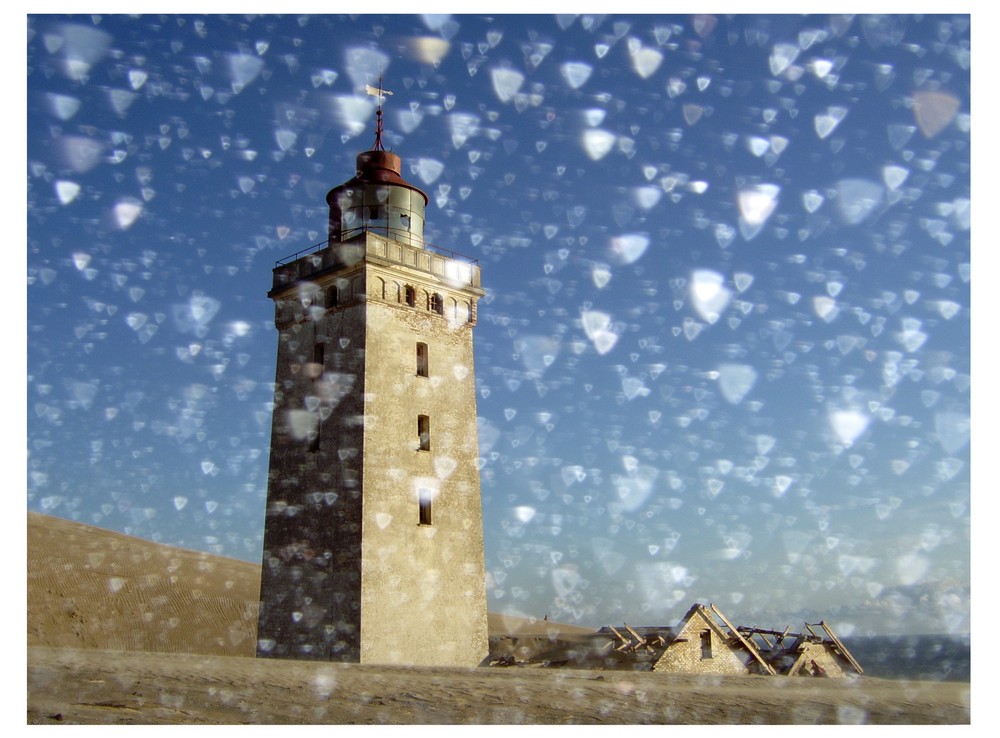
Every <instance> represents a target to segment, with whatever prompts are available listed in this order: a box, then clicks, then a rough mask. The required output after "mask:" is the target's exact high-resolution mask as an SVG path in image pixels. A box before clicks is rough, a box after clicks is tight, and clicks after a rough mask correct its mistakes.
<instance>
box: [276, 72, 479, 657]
mask: <svg viewBox="0 0 1000 738" xmlns="http://www.w3.org/2000/svg"><path fill="white" fill-rule="evenodd" d="M369 92H372V93H376V94H377V96H378V100H379V104H378V110H377V113H376V131H375V143H374V145H373V146H372V148H371V150H369V151H365V152H362V153H360V154H358V156H357V166H356V170H355V173H354V176H353V177H352V178H351V179H349V180H348V181H346V182H345V183H343V184H341V185H339V186H337V187H334V188H333V189H332V190H330V192H329V193H328V194H327V196H326V201H327V204H328V205H329V214H330V215H329V226H328V238H327V240H326V241H325V242H323V243H322V244H319V245H317V246H316V247H314V248H313V249H308V250H306V251H305V252H300V253H298V254H294V255H292V256H290V257H288V258H286V259H283V260H281V261H279V262H278V263H277V264H276V265H275V267H274V271H273V283H272V286H271V290H270V292H268V297H270V298H271V299H272V300H273V301H274V309H275V318H274V320H275V326H276V327H277V330H278V349H277V362H276V370H275V383H274V407H273V415H272V424H271V445H270V461H269V471H268V483H267V506H266V512H265V522H264V551H263V558H262V566H261V588H260V614H259V620H258V641H257V655H258V657H272V658H286V659H314V660H330V661H348V662H361V663H378V664H415V665H447V666H476V665H478V664H480V663H481V662H482V661H483V660H484V659H485V658H486V656H487V654H488V641H487V625H486V592H485V574H484V556H483V521H482V503H481V493H480V485H479V467H478V456H479V450H478V440H477V424H476V394H475V371H474V362H473V340H472V339H473V329H474V328H475V325H476V317H477V303H478V300H479V298H480V297H482V296H483V294H484V293H483V289H482V286H481V278H480V268H479V265H478V264H477V263H476V262H475V261H474V260H471V259H468V258H465V257H462V256H460V255H458V254H454V253H452V252H449V251H445V250H443V249H439V248H435V247H433V246H431V245H430V244H428V243H426V242H425V240H424V217H425V213H426V209H427V204H428V198H427V195H426V194H425V193H424V192H422V191H421V190H420V189H419V188H418V187H416V186H414V185H412V184H410V183H409V182H407V181H406V179H405V178H404V177H403V172H402V161H401V159H400V157H399V156H398V155H396V154H395V153H393V152H391V151H387V150H385V148H384V146H383V143H382V134H383V123H382V100H383V97H384V95H385V94H389V93H387V91H384V90H382V89H381V83H380V85H379V88H378V89H377V90H376V89H375V88H369Z"/></svg>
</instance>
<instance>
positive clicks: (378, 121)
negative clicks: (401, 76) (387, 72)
mask: <svg viewBox="0 0 1000 738" xmlns="http://www.w3.org/2000/svg"><path fill="white" fill-rule="evenodd" d="M365 92H367V93H368V94H369V95H371V96H373V97H376V98H378V110H377V111H375V146H374V147H373V148H372V150H373V151H385V147H384V146H383V145H382V100H384V99H385V96H386V95H391V94H392V93H391V92H390V91H389V90H384V89H382V75H381V74H379V76H378V87H377V88H375V87H372V86H371V85H368V84H366V85H365Z"/></svg>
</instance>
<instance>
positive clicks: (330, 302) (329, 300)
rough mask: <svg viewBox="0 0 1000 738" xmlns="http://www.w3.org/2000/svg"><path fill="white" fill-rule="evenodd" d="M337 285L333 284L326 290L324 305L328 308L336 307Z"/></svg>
mask: <svg viewBox="0 0 1000 738" xmlns="http://www.w3.org/2000/svg"><path fill="white" fill-rule="evenodd" d="M337 302H338V300H337V285H333V286H332V287H330V289H329V290H327V292H326V306H327V307H328V308H332V307H337Z"/></svg>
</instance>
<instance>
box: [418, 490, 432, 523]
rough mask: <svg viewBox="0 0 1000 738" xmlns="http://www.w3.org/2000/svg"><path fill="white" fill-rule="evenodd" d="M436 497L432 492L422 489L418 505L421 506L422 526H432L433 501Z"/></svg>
mask: <svg viewBox="0 0 1000 738" xmlns="http://www.w3.org/2000/svg"><path fill="white" fill-rule="evenodd" d="M433 497H434V495H433V494H432V492H431V490H429V489H425V488H421V490H420V498H419V501H418V504H419V506H420V525H430V524H431V501H432V499H433Z"/></svg>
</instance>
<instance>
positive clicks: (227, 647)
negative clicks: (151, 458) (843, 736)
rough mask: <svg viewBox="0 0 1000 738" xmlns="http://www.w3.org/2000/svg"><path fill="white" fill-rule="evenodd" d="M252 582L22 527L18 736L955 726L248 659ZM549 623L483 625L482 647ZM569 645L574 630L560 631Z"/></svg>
mask: <svg viewBox="0 0 1000 738" xmlns="http://www.w3.org/2000/svg"><path fill="white" fill-rule="evenodd" d="M258 573H259V567H257V566H254V565H252V564H248V563H246V562H240V561H234V560H229V559H223V558H219V557H213V556H209V555H207V554H201V553H197V552H193V551H184V550H180V549H175V548H170V547H166V546H160V545H158V544H155V543H151V542H148V541H141V540H138V539H134V538H129V537H127V536H122V535H119V534H115V533H111V532H108V531H103V530H99V529H95V528H90V527H88V526H82V525H78V524H75V523H72V522H68V521H64V520H60V519H57V518H50V517H46V516H42V515H36V514H29V516H28V633H27V636H28V637H27V641H28V649H27V686H28V693H27V722H28V723H31V724H37V723H42V724H60V723H63V724H65V723H101V724H109V723H137V724H178V723H181V724H251V723H253V724H260V723H267V724H303V723H308V724H313V723H345V724H455V723H477V724H484V723H501V724H519V723H531V724H556V723H581V724H588V723H589V724H601V723H603V724H644V723H652V724H668V723H671V724H733V723H743V724H754V723H764V724H789V723H794V724H860V723H864V724H883V723H904V724H966V723H969V721H970V707H969V703H970V689H969V684H968V683H957V682H907V681H897V680H880V679H873V678H870V677H859V678H853V679H836V680H834V679H795V678H781V677H764V676H746V677H702V676H693V675H691V676H687V675H684V676H679V675H666V674H659V673H653V672H626V671H584V670H574V669H541V668H477V669H453V668H416V667H414V668H404V667H380V666H368V665H357V664H327V663H317V662H301V661H279V660H257V659H254V658H253V653H254V640H255V637H256V607H257V606H256V601H257V594H258V591H257V587H258V584H257V577H258V575H259V574H258ZM554 628H565V626H558V625H556V624H553V623H543V622H539V621H532V620H524V619H521V618H517V617H513V616H497V615H491V617H490V629H491V634H509V633H513V632H516V633H519V634H521V635H525V634H529V633H545V632H547V631H551V630H553V629H554ZM566 630H567V631H575V632H580V631H581V630H582V629H579V628H572V627H570V628H566Z"/></svg>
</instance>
